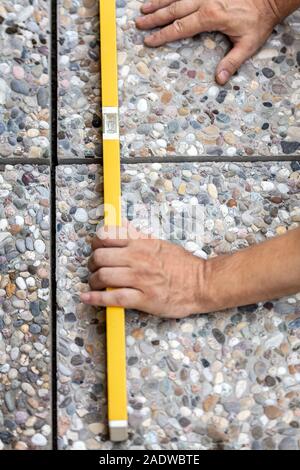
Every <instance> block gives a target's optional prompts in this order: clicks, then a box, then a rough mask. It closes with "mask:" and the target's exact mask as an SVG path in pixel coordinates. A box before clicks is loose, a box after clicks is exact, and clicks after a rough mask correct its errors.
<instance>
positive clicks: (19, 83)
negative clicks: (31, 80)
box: [10, 79, 29, 96]
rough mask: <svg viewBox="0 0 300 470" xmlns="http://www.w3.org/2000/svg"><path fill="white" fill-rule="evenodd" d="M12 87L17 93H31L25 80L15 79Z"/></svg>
mask: <svg viewBox="0 0 300 470" xmlns="http://www.w3.org/2000/svg"><path fill="white" fill-rule="evenodd" d="M10 87H11V89H12V90H13V91H15V92H16V93H20V94H21V95H25V96H28V95H29V86H28V84H27V83H26V82H25V81H24V80H15V79H13V80H12V81H11V83H10Z"/></svg>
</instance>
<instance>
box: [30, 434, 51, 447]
mask: <svg viewBox="0 0 300 470" xmlns="http://www.w3.org/2000/svg"><path fill="white" fill-rule="evenodd" d="M31 442H32V444H33V445H35V446H37V447H45V446H46V445H47V443H48V441H47V439H46V437H45V436H43V434H40V433H36V434H34V435H33V436H32V438H31Z"/></svg>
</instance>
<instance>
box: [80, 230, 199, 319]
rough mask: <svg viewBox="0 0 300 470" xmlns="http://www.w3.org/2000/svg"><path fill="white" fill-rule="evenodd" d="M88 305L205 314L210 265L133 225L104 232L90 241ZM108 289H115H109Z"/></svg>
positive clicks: (164, 314) (178, 315) (84, 298)
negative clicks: (206, 267)
mask: <svg viewBox="0 0 300 470" xmlns="http://www.w3.org/2000/svg"><path fill="white" fill-rule="evenodd" d="M92 249H93V253H92V255H91V257H90V260H89V263H88V267H89V269H90V271H91V273H92V274H91V276H90V287H91V290H92V291H91V292H88V293H84V294H81V300H82V301H83V302H85V303H86V304H89V305H99V306H122V307H124V308H131V309H137V310H140V311H143V312H146V313H150V314H153V315H157V316H162V317H167V318H182V317H185V316H187V315H190V314H193V313H201V312H204V311H205V295H204V282H203V276H204V269H205V263H206V261H204V260H202V259H200V258H197V257H196V256H193V255H192V254H191V253H189V252H187V251H186V250H184V249H183V248H181V247H179V246H177V245H174V244H172V243H170V242H166V241H162V240H158V239H155V238H152V237H149V236H147V235H145V234H143V233H141V232H138V231H137V230H135V229H134V228H133V226H131V225H128V226H124V227H122V228H121V229H118V228H116V227H112V228H109V229H108V228H106V229H103V230H101V231H100V233H99V234H98V236H96V237H95V238H94V240H93V242H92ZM108 287H113V288H114V289H113V290H109V291H105V290H103V289H106V288H108Z"/></svg>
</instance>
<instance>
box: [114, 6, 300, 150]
mask: <svg viewBox="0 0 300 470" xmlns="http://www.w3.org/2000/svg"><path fill="white" fill-rule="evenodd" d="M142 4H143V0H134V1H130V2H122V4H119V8H118V9H117V16H118V20H117V22H118V44H119V51H120V52H119V77H120V78H119V87H120V88H119V89H120V123H121V142H122V155H123V157H152V156H160V157H165V156H173V155H183V156H202V155H203V156H205V155H214V156H216V157H218V156H221V155H223V156H228V157H232V156H245V157H247V156H251V155H258V156H261V157H262V158H263V157H264V156H270V155H273V156H276V155H282V154H286V155H290V154H296V153H298V154H299V152H300V140H299V139H300V132H299V129H300V128H299V115H298V113H299V111H298V110H297V108H298V103H299V84H298V82H299V70H298V69H299V64H298V62H297V57H298V55H297V54H298V50H299V48H300V29H299V24H300V21H299V19H300V16H299V12H297V13H296V14H294V15H293V16H292V17H290V18H288V19H287V20H286V21H285V23H284V24H283V25H278V26H276V28H275V29H274V32H273V34H272V36H271V37H270V39H269V40H268V42H267V43H266V44H265V45H264V47H263V48H262V49H261V50H260V51H259V52H258V53H257V54H256V55H255V56H254V57H253V58H252V59H251V60H248V61H247V62H246V63H245V64H244V65H243V66H242V67H241V68H240V70H239V72H238V73H237V74H236V75H235V76H234V77H233V78H232V79H231V80H230V82H229V83H228V84H227V85H226V86H225V87H219V86H218V85H217V84H216V83H215V80H214V75H215V69H216V65H217V64H218V62H219V61H220V59H221V58H222V57H223V55H224V53H225V52H226V50H228V47H229V43H228V41H227V40H226V38H225V37H224V36H223V35H221V34H202V35H200V36H197V37H195V38H193V39H187V40H184V41H180V42H174V43H172V44H168V45H167V46H164V47H160V48H158V49H151V48H146V47H144V46H143V39H144V37H145V34H146V33H144V32H141V31H139V30H137V29H136V27H135V22H134V19H135V18H136V16H138V15H139V14H140V13H139V9H140V7H141V5H142ZM145 130H146V131H145Z"/></svg>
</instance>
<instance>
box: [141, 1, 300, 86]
mask: <svg viewBox="0 0 300 470" xmlns="http://www.w3.org/2000/svg"><path fill="white" fill-rule="evenodd" d="M299 6H300V1H299V0H230V1H228V0H180V1H178V0H151V1H150V2H147V3H145V4H144V5H143V7H142V13H143V14H144V16H141V17H140V18H137V20H136V25H137V27H138V28H140V29H143V30H151V29H153V28H157V27H159V28H160V29H158V30H157V31H155V32H152V33H151V34H149V35H147V36H146V38H145V44H146V45H147V46H149V47H157V46H161V45H163V44H166V43H168V42H171V41H175V40H178V39H183V38H188V37H192V36H195V35H196V34H199V33H203V32H207V31H220V32H221V33H224V34H226V35H227V36H228V37H229V39H230V40H231V42H232V44H233V47H232V49H231V50H230V51H229V52H228V54H227V55H226V56H225V57H224V58H223V59H222V60H221V62H220V63H219V64H218V66H217V70H216V80H217V82H218V83H219V84H221V85H223V84H225V83H226V82H227V81H228V80H229V78H230V77H231V76H232V75H233V74H234V73H235V72H236V71H237V70H238V68H239V67H240V66H241V65H242V63H243V62H245V61H246V60H247V59H248V58H249V57H251V56H252V55H253V54H254V53H255V52H256V51H257V50H258V49H259V48H260V47H261V46H262V45H263V44H264V43H265V41H266V40H267V38H268V37H269V36H270V34H271V33H272V30H273V28H274V26H275V25H276V24H277V23H279V22H280V21H282V20H283V19H284V18H285V17H286V16H288V15H289V14H290V13H292V12H293V11H294V10H296V9H297V8H298V7H299Z"/></svg>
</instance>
